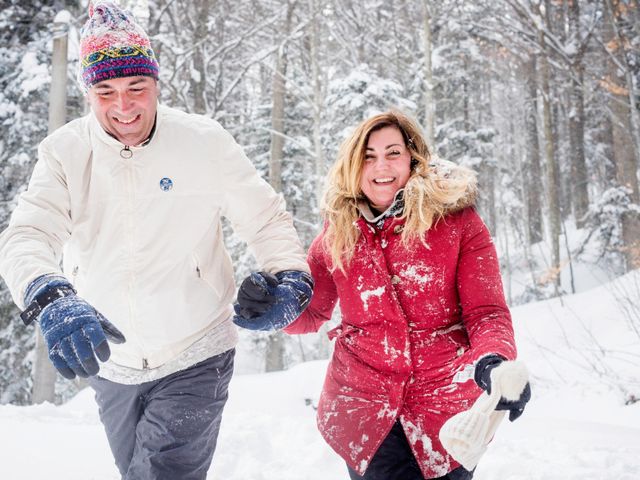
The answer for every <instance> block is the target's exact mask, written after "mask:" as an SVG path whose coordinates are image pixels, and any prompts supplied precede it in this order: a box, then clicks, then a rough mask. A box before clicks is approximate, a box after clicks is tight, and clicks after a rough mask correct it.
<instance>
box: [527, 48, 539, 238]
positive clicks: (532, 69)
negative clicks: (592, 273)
mask: <svg viewBox="0 0 640 480" xmlns="http://www.w3.org/2000/svg"><path fill="white" fill-rule="evenodd" d="M524 81H525V83H526V91H527V101H526V106H525V128H526V139H527V140H526V141H527V143H526V145H527V147H526V165H525V168H524V172H525V177H524V185H525V195H526V203H525V205H526V209H527V226H526V228H527V238H528V241H529V245H532V244H534V243H538V242H540V241H541V240H542V194H541V192H540V187H541V185H542V183H541V180H542V168H541V166H540V144H539V140H538V92H537V88H538V87H537V82H536V57H535V55H531V60H530V61H529V62H527V63H526V65H525V79H524Z"/></svg>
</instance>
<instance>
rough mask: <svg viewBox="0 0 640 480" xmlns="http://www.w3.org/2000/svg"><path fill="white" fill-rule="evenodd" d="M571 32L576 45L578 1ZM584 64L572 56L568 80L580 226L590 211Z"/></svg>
mask: <svg viewBox="0 0 640 480" xmlns="http://www.w3.org/2000/svg"><path fill="white" fill-rule="evenodd" d="M569 28H570V35H571V37H572V38H573V41H574V43H575V44H578V43H579V42H580V40H581V33H580V6H579V2H570V4H569ZM583 78H584V66H583V64H582V53H579V54H578V55H577V56H576V58H574V62H573V68H572V72H571V83H570V88H571V91H570V97H569V98H570V109H569V112H570V113H569V151H570V155H571V182H570V184H571V185H572V187H573V188H572V197H573V213H574V216H575V219H576V226H577V227H578V228H582V227H583V226H584V222H585V220H586V214H587V212H588V210H589V190H588V182H589V176H588V172H587V163H586V160H585V155H584V123H585V118H584V92H583V88H582V85H583Z"/></svg>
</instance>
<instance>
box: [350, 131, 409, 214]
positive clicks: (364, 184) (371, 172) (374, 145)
mask: <svg viewBox="0 0 640 480" xmlns="http://www.w3.org/2000/svg"><path fill="white" fill-rule="evenodd" d="M410 174H411V153H410V152H409V149H408V148H407V146H406V145H405V143H404V139H403V138H402V133H400V130H398V128H397V127H393V126H389V127H384V128H381V129H380V130H376V131H374V132H372V133H371V134H370V135H369V141H368V142H367V150H366V152H365V159H364V164H363V166H362V176H361V179H360V188H361V189H362V191H363V192H364V194H365V195H366V196H367V198H368V199H369V203H370V204H371V206H372V207H373V208H375V209H376V210H379V211H381V212H382V211H385V210H386V209H387V208H389V206H390V205H391V203H392V202H393V198H394V196H395V194H396V192H397V191H398V190H400V189H401V188H403V187H404V186H405V185H406V184H407V180H409V175H410Z"/></svg>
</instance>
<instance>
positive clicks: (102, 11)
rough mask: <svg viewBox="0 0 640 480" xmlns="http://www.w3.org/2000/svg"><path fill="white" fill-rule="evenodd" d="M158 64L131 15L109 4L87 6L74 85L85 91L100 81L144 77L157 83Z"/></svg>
mask: <svg viewBox="0 0 640 480" xmlns="http://www.w3.org/2000/svg"><path fill="white" fill-rule="evenodd" d="M158 68H159V67H158V61H157V60H156V57H155V55H154V53H153V50H152V49H151V44H150V43H149V37H147V34H146V33H145V31H144V30H143V29H142V27H141V26H140V25H138V24H137V23H136V21H135V18H134V17H133V15H132V14H131V13H130V12H129V11H126V10H122V9H121V8H120V7H119V6H117V5H116V4H115V3H113V2H102V1H96V2H95V4H94V2H90V3H89V20H87V23H85V24H84V27H82V30H81V31H80V65H79V70H78V81H79V83H80V85H81V86H82V87H83V88H84V89H85V91H87V90H89V88H90V87H91V86H92V85H95V84H96V83H98V82H102V81H104V80H109V79H112V78H121V77H134V76H145V77H153V78H155V79H156V80H157V79H158Z"/></svg>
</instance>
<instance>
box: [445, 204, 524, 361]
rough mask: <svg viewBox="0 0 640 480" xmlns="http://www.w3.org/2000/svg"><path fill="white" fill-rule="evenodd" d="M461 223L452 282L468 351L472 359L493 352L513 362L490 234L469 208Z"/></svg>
mask: <svg viewBox="0 0 640 480" xmlns="http://www.w3.org/2000/svg"><path fill="white" fill-rule="evenodd" d="M461 221H462V222H463V225H462V239H461V245H460V256H459V258H458V271H457V276H456V281H457V288H458V294H459V297H460V305H461V307H462V319H463V322H464V324H465V327H466V329H467V332H468V334H469V342H470V344H471V348H472V351H473V352H474V354H475V355H474V356H475V358H476V359H479V358H481V357H483V356H485V355H487V354H490V353H494V354H498V355H501V356H503V357H504V358H506V359H507V360H513V359H515V357H516V346H515V339H514V334H513V326H512V323H511V314H510V313H509V308H508V307H507V304H506V301H505V298H504V290H503V287H502V278H501V277H500V265H499V262H498V256H497V253H496V249H495V246H494V245H493V241H492V239H491V235H490V234H489V230H488V229H487V227H486V226H485V224H484V222H483V221H482V219H481V218H480V216H479V215H478V214H477V212H476V211H475V209H473V208H468V209H466V210H464V211H463V212H462V214H461Z"/></svg>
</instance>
